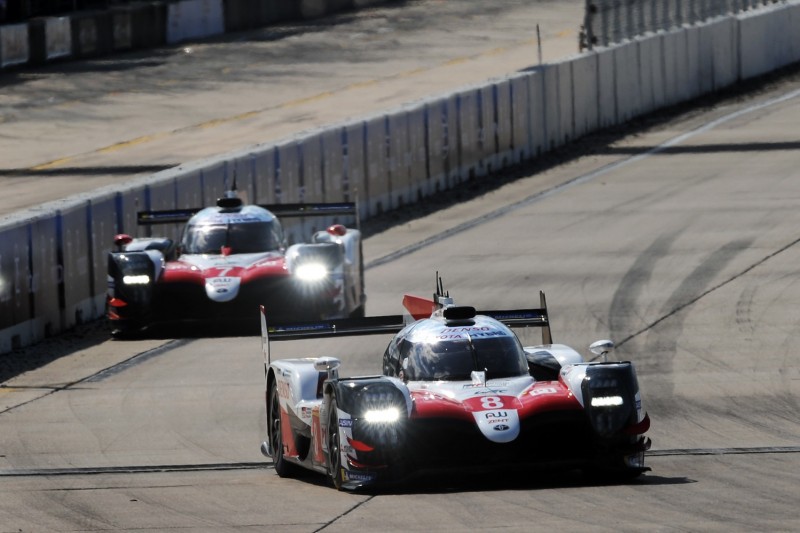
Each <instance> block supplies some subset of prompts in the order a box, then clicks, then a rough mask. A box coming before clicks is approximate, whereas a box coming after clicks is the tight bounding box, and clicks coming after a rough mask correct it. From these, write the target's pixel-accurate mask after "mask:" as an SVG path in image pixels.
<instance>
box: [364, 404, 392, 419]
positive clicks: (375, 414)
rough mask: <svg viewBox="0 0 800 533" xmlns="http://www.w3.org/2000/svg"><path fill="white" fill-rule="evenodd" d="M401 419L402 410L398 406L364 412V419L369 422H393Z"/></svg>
mask: <svg viewBox="0 0 800 533" xmlns="http://www.w3.org/2000/svg"><path fill="white" fill-rule="evenodd" d="M399 419H400V410H399V409H397V407H389V408H387V409H371V410H369V411H367V412H366V413H364V420H366V421H367V422H369V423H380V422H383V423H391V422H397V421H398V420H399Z"/></svg>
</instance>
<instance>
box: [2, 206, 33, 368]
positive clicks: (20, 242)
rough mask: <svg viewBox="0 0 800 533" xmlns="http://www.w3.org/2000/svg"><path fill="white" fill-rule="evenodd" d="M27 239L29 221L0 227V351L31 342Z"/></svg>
mask: <svg viewBox="0 0 800 533" xmlns="http://www.w3.org/2000/svg"><path fill="white" fill-rule="evenodd" d="M30 240H31V227H30V223H28V222H20V223H17V224H13V225H11V224H9V225H7V226H4V227H3V228H0V351H4V352H8V351H10V350H11V349H12V348H17V347H20V346H24V345H26V344H29V343H30V339H31V335H32V333H31V331H30V324H27V322H28V321H29V320H30V319H31V318H32V316H33V310H32V309H31V302H30V278H31V275H32V273H31V271H30V268H29V264H30V261H29V257H30V253H31V249H30ZM22 324H26V325H25V327H24V328H20V325H22ZM11 328H14V329H13V330H11Z"/></svg>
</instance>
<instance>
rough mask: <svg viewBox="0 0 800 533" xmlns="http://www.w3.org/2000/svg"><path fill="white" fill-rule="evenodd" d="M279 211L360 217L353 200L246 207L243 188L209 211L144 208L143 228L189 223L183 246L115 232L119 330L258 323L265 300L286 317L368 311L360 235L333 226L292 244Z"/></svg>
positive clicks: (112, 288) (112, 313)
mask: <svg viewBox="0 0 800 533" xmlns="http://www.w3.org/2000/svg"><path fill="white" fill-rule="evenodd" d="M278 215H280V216H281V217H284V218H285V217H328V218H329V219H335V218H336V217H340V216H348V217H353V216H355V217H356V221H357V220H358V219H357V216H358V215H357V210H356V206H355V204H354V203H335V204H331V203H328V204H280V205H274V206H258V205H245V204H244V203H243V202H242V200H241V199H240V198H238V197H236V193H235V191H231V192H229V193H227V194H226V196H225V197H224V198H221V199H219V200H218V201H217V205H216V206H214V207H207V208H205V209H178V210H169V211H143V212H140V213H139V214H138V222H139V224H142V225H152V224H167V223H175V222H186V225H185V227H184V229H183V233H182V236H181V240H180V242H179V243H175V242H173V241H172V240H171V239H167V238H138V239H134V238H131V237H130V236H128V235H124V234H121V235H117V236H116V238H115V240H114V242H115V244H116V245H117V246H118V247H119V250H118V251H116V252H112V253H110V254H109V259H108V293H107V297H106V314H107V317H108V321H109V323H110V325H111V331H112V334H114V335H115V336H124V335H126V334H131V333H136V332H138V331H139V330H141V329H142V328H145V327H147V326H149V325H151V324H154V323H159V322H167V321H183V320H204V319H214V320H220V319H225V320H228V321H230V320H233V321H237V322H238V323H247V322H250V323H251V324H252V325H253V326H254V327H255V328H257V327H258V325H257V324H258V320H257V317H258V314H257V311H258V308H259V305H263V306H265V307H266V308H267V309H268V310H269V313H270V316H274V317H276V318H278V319H280V320H286V321H296V320H319V319H328V318H341V317H348V316H363V313H364V304H365V301H366V296H365V293H364V266H363V259H362V255H361V232H360V231H359V230H358V229H352V228H346V227H345V226H343V225H341V224H333V225H331V226H330V227H328V229H327V230H324V231H318V232H316V233H314V235H313V237H312V239H311V242H310V243H302V244H293V245H291V246H288V245H287V242H286V237H285V235H284V232H283V227H282V225H281V223H280V221H279V220H278Z"/></svg>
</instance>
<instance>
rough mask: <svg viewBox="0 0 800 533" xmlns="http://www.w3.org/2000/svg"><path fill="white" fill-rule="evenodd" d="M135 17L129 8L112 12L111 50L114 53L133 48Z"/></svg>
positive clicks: (121, 8) (115, 9)
mask: <svg viewBox="0 0 800 533" xmlns="http://www.w3.org/2000/svg"><path fill="white" fill-rule="evenodd" d="M132 21H133V17H131V9H130V8H129V7H128V6H120V7H115V8H113V9H112V10H111V48H112V49H113V50H114V51H120V50H130V49H131V48H133V22H132Z"/></svg>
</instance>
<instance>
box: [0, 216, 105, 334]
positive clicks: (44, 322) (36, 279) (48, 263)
mask: <svg viewBox="0 0 800 533" xmlns="http://www.w3.org/2000/svg"><path fill="white" fill-rule="evenodd" d="M57 231H58V223H57V218H56V214H55V213H54V212H51V213H48V214H47V215H44V216H41V217H37V218H36V219H34V220H31V222H30V243H29V247H30V252H31V261H30V266H31V283H30V291H31V294H32V296H33V300H32V306H33V307H32V309H31V315H32V321H31V332H32V334H33V336H34V338H36V339H40V338H45V337H49V336H51V335H55V334H57V333H59V332H60V331H61V330H62V327H61V307H60V299H61V298H60V294H61V291H62V290H63V282H64V280H63V275H62V268H61V262H60V261H59V255H58V246H57V242H58V239H57ZM0 240H2V238H0ZM105 283H106V281H105V278H103V284H102V285H100V286H99V287H105Z"/></svg>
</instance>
